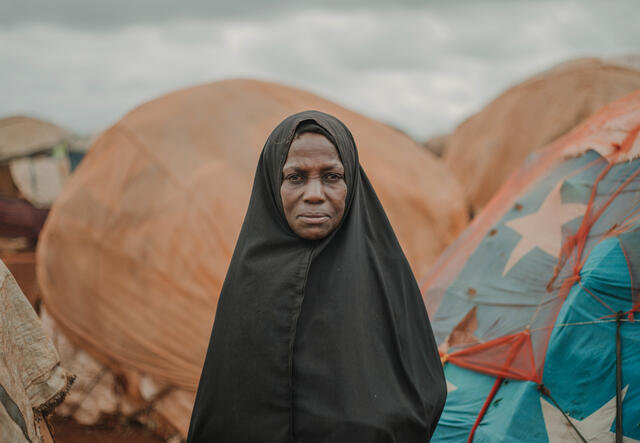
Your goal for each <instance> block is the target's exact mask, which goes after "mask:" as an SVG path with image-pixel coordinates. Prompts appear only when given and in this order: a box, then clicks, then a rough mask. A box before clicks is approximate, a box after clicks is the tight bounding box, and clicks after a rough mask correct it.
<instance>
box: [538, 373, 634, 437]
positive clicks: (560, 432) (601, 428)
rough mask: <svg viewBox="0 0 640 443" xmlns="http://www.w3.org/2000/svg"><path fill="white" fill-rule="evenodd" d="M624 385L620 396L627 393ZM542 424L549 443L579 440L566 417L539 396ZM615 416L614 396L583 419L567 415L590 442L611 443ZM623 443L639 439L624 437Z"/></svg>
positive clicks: (613, 435)
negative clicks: (545, 429)
mask: <svg viewBox="0 0 640 443" xmlns="http://www.w3.org/2000/svg"><path fill="white" fill-rule="evenodd" d="M628 387H629V385H627V386H625V388H624V389H623V390H622V398H623V399H624V396H625V395H626V393H627V388H628ZM540 405H541V406H542V415H543V417H544V424H545V426H546V428H547V436H548V437H549V443H565V442H572V441H576V442H581V441H582V440H581V439H580V437H579V436H578V435H577V434H576V432H575V431H574V429H573V427H571V425H570V424H569V423H567V419H566V418H565V416H564V415H563V414H562V412H561V411H560V410H559V409H558V408H556V407H555V406H554V405H552V404H551V403H549V402H548V401H546V400H545V399H544V398H542V397H540ZM615 418H616V397H615V395H614V396H613V398H612V399H611V400H609V401H608V402H606V403H605V404H604V405H602V406H601V407H600V409H598V410H596V411H594V412H593V413H592V414H591V415H589V416H588V417H585V418H584V419H583V420H577V419H575V418H572V417H569V420H571V423H573V425H574V426H575V427H576V428H577V429H578V431H580V434H582V436H583V437H584V438H585V439H586V440H587V441H588V442H590V443H605V442H606V443H611V442H612V441H615V432H611V431H610V429H611V426H612V425H613V422H614V420H615ZM623 441H624V443H640V440H635V439H633V438H629V437H624V439H623Z"/></svg>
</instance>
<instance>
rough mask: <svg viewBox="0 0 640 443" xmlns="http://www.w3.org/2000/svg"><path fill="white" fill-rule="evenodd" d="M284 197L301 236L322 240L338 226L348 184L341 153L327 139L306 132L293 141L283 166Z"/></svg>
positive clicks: (288, 215)
mask: <svg viewBox="0 0 640 443" xmlns="http://www.w3.org/2000/svg"><path fill="white" fill-rule="evenodd" d="M280 196H281V197H282V206H283V208H284V215H285V217H286V219H287V222H288V223H289V226H290V227H291V229H292V230H293V232H295V233H296V234H297V235H299V236H300V237H302V238H304V239H307V240H319V239H321V238H324V237H326V236H327V235H329V233H330V232H331V231H333V230H334V229H335V228H336V227H337V226H338V223H340V220H342V216H343V215H344V206H345V201H346V198H347V183H346V182H345V180H344V166H343V165H342V162H341V161H340V156H339V155H338V150H337V149H336V148H335V146H333V144H332V143H331V142H330V141H329V140H328V139H327V138H326V137H324V136H323V135H320V134H316V133H312V132H305V133H303V134H301V135H300V136H298V137H296V138H295V139H294V140H293V142H292V143H291V147H290V148H289V154H288V155H287V161H286V162H285V164H284V166H283V167H282V185H281V186H280Z"/></svg>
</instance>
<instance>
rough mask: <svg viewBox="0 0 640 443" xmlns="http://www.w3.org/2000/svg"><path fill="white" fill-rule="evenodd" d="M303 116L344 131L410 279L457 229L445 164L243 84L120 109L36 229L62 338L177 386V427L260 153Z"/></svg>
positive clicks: (460, 221) (361, 121)
mask: <svg viewBox="0 0 640 443" xmlns="http://www.w3.org/2000/svg"><path fill="white" fill-rule="evenodd" d="M305 109H317V110H320V111H324V112H327V113H330V114H333V115H335V116H336V117H338V118H339V119H341V120H342V121H344V122H345V124H346V125H347V126H348V127H349V128H350V129H351V130H352V132H353V134H354V137H355V139H356V142H357V144H358V147H359V150H360V158H361V163H362V165H363V167H364V169H365V170H366V172H367V174H368V176H369V178H370V179H371V181H372V182H373V184H374V186H375V189H376V191H377V193H378V196H379V197H380V199H381V201H382V203H383V205H384V207H385V209H386V211H387V214H388V216H389V218H390V220H391V223H392V225H393V226H394V229H395V231H396V233H397V235H398V237H399V240H400V243H401V244H402V245H403V247H404V250H405V252H406V254H407V256H408V259H409V262H410V263H411V265H412V267H413V270H414V272H415V273H416V274H420V273H423V272H424V271H425V270H426V269H427V268H428V267H429V266H430V265H431V264H432V263H433V262H434V261H435V259H436V257H437V256H438V255H439V254H440V252H441V251H442V250H443V249H444V247H445V246H446V245H447V244H448V243H449V242H450V241H452V240H453V239H454V238H455V236H456V235H457V234H458V233H459V232H461V231H462V229H463V228H464V227H465V226H466V223H467V215H466V205H465V202H464V200H463V197H462V191H461V189H460V186H459V185H458V183H457V182H456V180H455V179H454V178H453V176H452V174H451V173H450V172H449V171H448V170H447V169H446V167H445V166H444V165H443V164H442V163H441V162H440V161H439V160H438V159H437V158H435V157H434V156H432V155H431V154H429V153H427V152H425V150H424V149H422V148H421V147H420V146H418V145H417V144H416V143H415V142H413V141H412V140H411V139H409V137H407V136H406V135H404V134H402V133H400V132H399V131H397V130H395V129H393V128H391V127H389V126H387V125H384V124H382V123H379V122H376V121H374V120H371V119H368V118H366V117H363V116H361V115H359V114H356V113H354V112H351V111H349V110H346V109H344V108H342V107H340V106H338V105H336V104H333V103H331V102H329V101H326V100H324V99H322V98H320V97H317V96H315V95H313V94H310V93H307V92H304V91H301V90H298V89H294V88H290V87H286V86H282V85H277V84H273V83H266V82H261V81H253V80H228V81H222V82H217V83H212V84H207V85H203V86H197V87H193V88H189V89H185V90H181V91H177V92H174V93H171V94H168V95H165V96H163V97H160V98H158V99H156V100H153V101H151V102H149V103H146V104H143V105H142V106H140V107H138V108H137V109H135V110H133V111H131V112H130V113H129V114H127V115H126V116H125V117H124V118H123V119H122V120H121V121H120V122H118V123H116V124H115V125H114V126H113V127H111V128H110V129H108V130H106V131H105V132H104V133H103V134H102V135H101V136H100V138H99V139H98V140H97V141H96V142H95V144H94V145H93V146H92V148H91V150H90V151H89V153H88V155H87V156H86V157H85V159H84V160H83V162H82V163H81V164H80V166H79V167H78V169H77V170H76V172H75V173H74V174H73V175H72V176H71V179H70V180H69V182H68V183H67V185H66V187H65V189H64V190H63V192H62V194H61V195H60V196H59V198H58V199H57V200H56V203H55V204H54V206H53V208H52V210H51V213H50V216H49V218H48V220H47V223H46V225H45V228H44V230H43V232H42V235H41V239H40V243H39V246H38V279H39V282H40V284H41V287H42V291H43V298H44V301H45V304H46V307H47V310H48V311H49V312H50V314H51V315H52V317H53V318H54V319H55V321H56V323H57V324H58V325H59V327H60V329H61V331H62V332H64V334H65V335H66V336H67V337H68V338H69V340H70V341H71V342H72V343H74V344H75V345H77V346H80V347H82V348H83V349H85V350H87V352H89V353H91V354H92V355H93V356H94V357H95V358H97V359H99V360H100V361H101V362H108V363H109V364H111V366H112V367H115V368H121V369H122V370H124V371H137V373H139V374H144V375H145V376H151V377H153V380H154V381H155V383H163V384H164V385H165V386H170V387H171V386H174V387H178V388H179V389H177V390H173V391H171V392H170V393H167V391H163V392H164V394H163V400H164V401H165V403H166V408H167V409H166V410H165V415H166V416H168V417H169V418H171V419H172V420H173V423H174V424H175V425H176V427H177V428H178V429H182V430H184V431H186V427H187V425H188V420H189V414H190V412H191V405H192V401H193V396H194V393H195V388H196V385H197V382H198V378H199V376H200V370H201V367H202V363H203V359H204V354H205V350H206V347H207V343H208V341H209V335H210V332H211V325H212V321H213V315H214V311H215V308H216V303H217V298H218V294H219V291H220V288H221V285H222V282H223V279H224V276H225V273H226V270H227V266H228V262H229V260H230V257H231V253H232V251H233V248H234V243H235V239H236V237H237V235H238V232H239V230H240V225H241V223H242V220H243V217H244V213H245V210H246V207H247V204H248V199H249V193H250V189H251V184H252V179H253V174H254V172H255V168H256V164H257V160H258V156H259V153H260V151H261V149H262V146H263V144H264V142H265V140H266V138H267V136H268V135H269V133H270V132H271V130H272V129H273V128H274V127H275V126H276V125H277V124H278V123H279V122H280V121H281V120H283V119H284V118H285V117H286V116H287V115H290V114H292V113H295V112H298V111H302V110H305ZM131 385H132V384H129V386H131ZM161 390H162V389H161ZM175 392H179V393H186V394H185V395H184V396H179V398H178V394H175ZM178 409H179V410H178Z"/></svg>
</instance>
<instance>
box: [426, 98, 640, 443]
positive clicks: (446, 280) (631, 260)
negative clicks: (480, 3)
mask: <svg viewBox="0 0 640 443" xmlns="http://www.w3.org/2000/svg"><path fill="white" fill-rule="evenodd" d="M639 281H640V91H637V92H635V93H632V94H630V95H628V96H626V97H624V98H622V99H620V100H618V101H616V102H614V103H613V104H611V105H610V106H607V107H606V108H604V109H603V110H601V111H600V112H598V113H597V114H596V115H594V116H592V117H591V118H589V119H588V120H586V121H585V122H584V123H583V124H581V125H580V126H578V127H577V128H575V129H574V130H573V131H571V132H570V133H569V134H567V135H566V136H564V137H562V138H561V139H560V140H558V141H557V142H555V143H553V144H552V145H550V146H548V147H547V148H546V149H545V150H544V151H542V152H541V153H540V155H539V157H538V158H537V159H535V160H532V161H530V162H527V163H525V164H524V165H523V166H522V167H521V168H519V169H518V170H515V171H514V174H513V175H512V177H511V178H510V179H509V180H508V181H507V182H506V183H505V184H504V185H503V186H502V188H501V189H500V190H499V191H498V193H497V194H496V196H495V197H494V198H493V199H492V200H491V201H490V203H489V204H488V205H487V206H486V207H485V208H484V210H483V211H482V212H481V213H480V214H479V215H478V216H477V217H476V218H475V220H474V221H473V222H472V224H471V225H470V226H469V228H467V230H466V231H465V232H464V233H463V234H462V235H461V236H460V237H459V238H458V240H456V242H455V243H454V244H453V245H452V246H450V247H449V248H448V249H447V250H446V251H445V252H444V254H443V255H442V256H441V258H440V259H439V260H438V263H437V264H436V265H435V266H434V268H433V272H432V273H431V274H430V276H429V277H428V278H427V279H426V281H425V282H424V283H423V295H424V299H425V302H426V304H427V307H428V309H429V313H430V318H431V319H432V326H433V331H434V334H435V336H436V340H437V342H438V345H439V349H440V353H441V358H442V361H443V362H446V364H445V375H446V377H447V380H448V385H449V396H448V398H447V403H446V405H445V409H444V412H443V414H442V417H441V420H440V423H439V425H438V429H437V430H436V432H435V434H434V437H433V440H432V441H434V442H459V441H465V440H467V439H468V438H469V440H468V441H471V438H470V436H472V435H474V433H475V437H476V439H475V440H473V441H536V442H537V441H540V442H546V441H549V442H561V441H594V442H595V441H597V442H605V441H614V436H615V435H617V436H618V437H619V438H620V440H616V441H622V436H623V435H624V436H625V437H624V441H625V442H626V441H629V442H637V441H640V429H639V428H638V422H639V420H640V353H639V352H638V351H640V339H639V338H640V323H639V322H638V313H639V312H640V286H639V283H638V282H639Z"/></svg>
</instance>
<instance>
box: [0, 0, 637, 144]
mask: <svg viewBox="0 0 640 443" xmlns="http://www.w3.org/2000/svg"><path fill="white" fill-rule="evenodd" d="M26 1H27V2H26V4H27V5H34V4H36V3H35V2H33V1H31V2H30V1H29V0H26ZM103 3H104V2H103ZM265 3H267V2H261V4H262V5H264V4H265ZM310 3H311V2H306V3H305V2H296V6H291V5H289V4H288V3H287V2H284V1H280V2H276V3H275V6H274V7H273V9H270V10H269V11H266V10H265V9H264V6H259V5H258V2H256V6H255V7H254V8H249V9H250V11H249V12H246V11H243V10H240V9H237V6H233V5H236V4H235V3H234V4H233V5H231V6H230V5H226V6H225V5H223V6H209V5H210V3H209V2H207V3H206V4H205V3H204V2H195V3H193V5H192V6H190V8H191V9H190V10H184V9H180V10H178V9H179V7H178V6H174V5H173V4H169V2H167V1H165V0H158V1H157V2H154V4H157V5H158V6H157V7H156V8H155V9H156V11H155V12H154V11H152V9H154V8H150V7H149V5H150V0H149V1H147V0H142V1H138V2H137V3H133V2H132V4H134V5H138V6H135V7H136V8H139V9H140V8H142V7H141V6H139V5H146V8H147V9H149V11H146V13H147V15H145V16H144V17H142V15H144V14H143V12H145V11H143V10H142V9H144V8H142V9H140V11H138V12H136V13H133V12H131V11H129V10H127V9H126V6H123V8H124V9H123V11H119V12H118V14H120V15H118V17H119V18H118V19H117V20H116V19H113V18H110V16H109V14H107V13H106V12H105V11H104V8H111V6H105V5H102V6H99V7H98V9H92V10H91V11H90V12H92V13H94V14H95V15H102V16H103V17H102V18H103V19H104V20H103V21H102V22H101V23H102V25H100V26H101V27H100V28H99V29H98V30H96V29H94V28H93V27H92V26H88V23H91V22H90V21H89V22H87V23H85V25H87V26H84V27H83V26H80V27H78V26H76V25H73V26H71V25H70V26H66V25H63V23H66V22H64V20H68V21H69V23H72V22H73V23H76V22H77V21H78V19H77V17H76V18H73V17H74V16H72V15H70V16H69V17H67V18H66V19H64V20H63V19H62V18H60V20H58V21H55V20H53V19H52V18H51V16H50V17H49V21H50V22H51V23H48V24H47V23H45V22H46V20H44V19H42V18H41V19H38V20H36V18H35V16H36V15H37V14H35V13H27V12H28V11H27V12H25V10H23V11H22V19H21V20H22V22H20V20H18V19H16V20H17V21H14V25H12V26H6V27H5V26H1V27H0V66H2V67H3V69H2V70H1V73H0V76H2V79H3V81H1V82H0V96H1V97H3V100H2V101H1V102H0V116H2V115H6V114H13V113H17V112H21V113H29V114H36V115H38V116H42V117H45V118H48V119H50V120H53V121H55V122H58V123H62V124H63V125H64V126H66V127H68V128H69V129H72V130H76V131H83V132H84V131H91V130H97V129H101V128H104V127H105V126H107V125H108V124H110V123H112V122H114V121H116V120H117V119H118V118H120V117H121V116H122V115H123V114H124V113H125V112H127V111H128V110H130V109H131V108H133V107H134V106H136V105H138V104H140V103H142V102H144V101H146V100H149V99H151V98H154V97H156V96H158V95H161V94H163V93H166V92H168V91H170V90H174V89H177V88H180V87H185V86H189V85H193V84H197V83H203V82H208V81H215V80H219V79H222V78H229V77H238V76H242V77H253V78H262V79H267V80H273V81H278V82H281V83H285V84H290V85H292V86H297V87H301V88H304V89H307V90H310V91H312V92H314V93H317V94H319V95H322V96H324V97H327V98H328V99H330V100H333V101H335V102H338V103H340V104H342V105H344V106H347V107H349V108H352V109H354V110H356V111H359V112H362V113H364V114H366V115H369V116H371V117H373V118H377V119H380V120H383V121H386V122H388V123H390V124H393V125H394V126H396V127H398V128H400V129H402V130H404V131H406V132H408V133H409V134H411V135H412V136H414V137H415V138H418V139H424V138H426V137H428V136H430V135H433V134H436V133H441V132H446V131H449V130H451V129H453V127H455V125H456V124H457V123H459V122H460V121H461V120H462V119H464V118H465V117H467V116H468V115H469V114H471V113H473V112H475V111H477V110H478V109H479V108H480V107H481V106H482V105H484V104H485V103H487V102H488V101H489V100H491V99H492V98H494V97H495V96H496V95H497V94H498V93H500V92H501V91H502V90H504V89H505V88H506V87H508V86H510V85H512V84H515V83H517V82H520V81H522V80H524V79H525V78H527V77H529V76H531V75H532V74H534V73H536V72H538V71H541V70H544V69H547V68H548V67H550V66H552V65H553V64H555V63H558V62H561V61H563V60H565V59H567V58H573V57H578V56H585V55H589V56H603V57H605V56H606V57H609V56H615V55H620V54H624V53H629V52H636V51H638V50H639V49H640V29H639V28H638V27H637V26H635V21H636V17H637V14H633V13H630V12H629V11H633V8H632V7H629V9H626V10H622V9H620V10H616V9H615V8H613V9H607V7H606V4H605V3H597V2H582V1H572V0H565V1H555V0H554V1H540V2H516V1H505V2H497V1H495V2H482V3H480V2H428V3H421V4H420V5H417V3H414V4H410V5H409V6H406V5H404V4H400V3H394V4H393V5H394V6H393V7H386V9H380V8H378V7H374V6H367V5H371V4H372V3H370V2H366V4H365V3H364V2H357V1H354V2H349V3H348V4H346V6H340V7H337V6H336V7H335V8H333V9H332V8H331V7H330V5H332V4H333V5H337V4H338V3H337V2H335V3H329V6H323V7H321V8H320V7H317V6H313V7H312V6H309V5H310ZM623 3H624V2H623ZM3 4H4V3H3ZM78 4H79V2H76V1H72V0H60V1H58V2H57V7H60V5H62V6H63V8H62V9H69V8H72V7H76V6H78ZM110 4H115V5H116V6H118V5H124V3H121V2H120V0H118V1H116V2H115V3H110ZM190 4H191V3H190ZM341 4H342V3H341ZM176 5H177V3H176ZM198 5H199V6H198ZM246 5H247V3H245V4H244V6H246ZM452 5H453V6H452ZM616 5H617V3H616ZM164 6H166V10H164V9H163V7H164ZM628 6H629V5H628ZM3 7H6V6H1V7H0V17H3V16H4V14H2V9H1V8H3ZM93 7H94V6H93V5H92V8H93ZM96 7H97V6H96ZM132 7H133V6H132ZM50 8H52V7H50ZM100 8H102V9H100ZM197 8H201V9H200V10H199V9H197ZM211 8H213V9H211ZM215 8H219V9H215ZM220 8H221V9H220ZM225 8H231V9H225ZM233 8H236V9H237V10H234V9H233ZM261 8H263V9H261ZM278 8H280V9H278ZM23 9H24V8H23ZM45 9H46V8H45ZM637 9H638V7H636V10H637ZM172 11H173V12H172ZM189 11H191V12H189ZM193 11H196V12H198V11H199V12H200V13H199V14H196V13H195V12H193ZM212 11H213V12H212ZM260 11H263V12H260ZM277 11H280V12H277ZM285 11H286V14H284V12H285ZM124 12H127V13H128V15H127V17H125V18H126V20H128V22H127V23H128V24H127V25H126V26H124V25H122V26H120V25H118V20H121V22H122V23H124V21H126V20H125V18H123V14H124ZM30 14H31V15H30ZM136 14H137V15H136ZM154 14H155V15H154ZM225 14H226V16H225ZM234 14H235V15H234ZM19 16H20V14H16V17H19ZM45 16H46V14H45V13H41V17H45ZM160 16H162V17H161V18H158V17H160ZM194 16H197V17H196V18H194ZM154 17H155V18H154ZM14 18H15V17H14ZM2 20H6V19H2V18H0V21H2ZM74 20H75V21H74ZM19 22H20V23H21V24H17V23H19ZM96 26H98V25H96Z"/></svg>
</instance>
